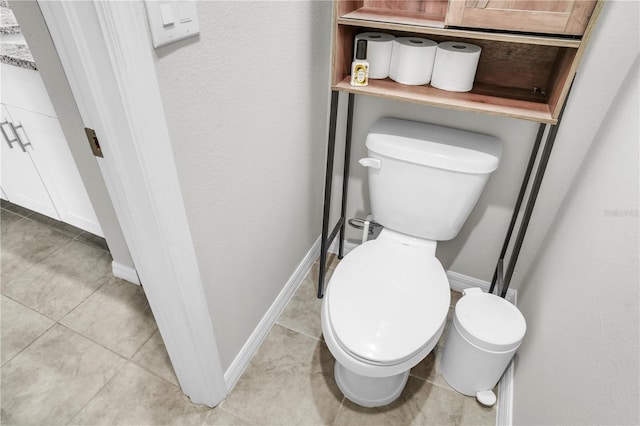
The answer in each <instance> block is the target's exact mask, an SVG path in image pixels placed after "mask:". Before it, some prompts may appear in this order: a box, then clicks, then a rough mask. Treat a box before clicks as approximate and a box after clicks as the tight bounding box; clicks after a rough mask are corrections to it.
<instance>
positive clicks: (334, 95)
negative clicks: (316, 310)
mask: <svg viewBox="0 0 640 426" xmlns="http://www.w3.org/2000/svg"><path fill="white" fill-rule="evenodd" d="M338 95H339V92H338V91H337V90H333V91H332V92H331V113H330V115H329V141H328V146H327V167H326V170H325V180H324V209H323V214H322V235H321V237H320V238H321V241H320V270H319V273H318V299H321V298H322V297H323V296H324V277H325V274H326V268H327V251H328V250H329V246H330V245H331V243H332V242H333V240H334V239H335V238H336V235H337V234H338V232H339V233H340V237H339V240H338V258H339V259H342V257H343V254H344V237H345V228H346V224H347V220H346V217H345V215H346V211H347V192H348V189H349V162H350V161H351V135H352V131H353V107H354V101H355V95H354V94H353V93H349V101H348V107H347V133H346V137H345V148H344V166H343V171H342V205H341V208H340V218H339V219H338V222H337V223H336V225H335V226H334V227H333V229H332V230H331V233H329V216H330V214H331V186H332V184H333V160H334V157H335V150H336V127H337V118H338Z"/></svg>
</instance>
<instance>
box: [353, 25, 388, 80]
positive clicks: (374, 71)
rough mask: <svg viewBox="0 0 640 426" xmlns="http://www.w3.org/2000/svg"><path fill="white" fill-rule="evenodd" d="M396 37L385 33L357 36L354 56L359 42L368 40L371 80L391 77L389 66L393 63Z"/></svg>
mask: <svg viewBox="0 0 640 426" xmlns="http://www.w3.org/2000/svg"><path fill="white" fill-rule="evenodd" d="M394 39H395V37H394V36H392V35H390V34H385V33H375V32H369V33H360V34H358V35H356V38H355V41H354V47H353V55H354V59H355V54H356V53H355V52H356V48H355V46H357V44H358V40H367V62H369V78H374V79H380V78H387V77H389V64H390V63H391V48H392V46H393V40H394Z"/></svg>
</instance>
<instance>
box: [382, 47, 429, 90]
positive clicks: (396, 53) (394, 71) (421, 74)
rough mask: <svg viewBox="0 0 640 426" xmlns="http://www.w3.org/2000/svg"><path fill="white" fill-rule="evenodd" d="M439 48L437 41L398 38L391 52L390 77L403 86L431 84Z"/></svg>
mask: <svg viewBox="0 0 640 426" xmlns="http://www.w3.org/2000/svg"><path fill="white" fill-rule="evenodd" d="M437 46H438V44H437V43H436V42H435V41H433V40H429V39H426V38H420V37H398V38H396V39H395V40H394V41H393V49H392V52H391V66H390V67H389V77H390V78H391V79H392V80H394V81H397V82H398V83H402V84H410V85H420V84H427V83H429V80H431V71H432V70H433V60H434V58H435V55H436V48H437Z"/></svg>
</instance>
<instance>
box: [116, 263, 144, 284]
mask: <svg viewBox="0 0 640 426" xmlns="http://www.w3.org/2000/svg"><path fill="white" fill-rule="evenodd" d="M111 271H112V272H113V276H114V277H116V278H120V279H123V280H125V281H129V282H130V283H131V284H136V285H140V278H138V273H137V272H136V270H135V269H134V268H132V267H131V266H127V265H124V264H122V263H120V262H116V261H115V260H114V261H113V262H111Z"/></svg>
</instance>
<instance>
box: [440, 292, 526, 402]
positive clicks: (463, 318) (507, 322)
mask: <svg viewBox="0 0 640 426" xmlns="http://www.w3.org/2000/svg"><path fill="white" fill-rule="evenodd" d="M463 294H464V296H463V297H462V298H461V299H460V300H459V301H458V303H456V307H455V312H454V315H453V325H452V326H451V327H450V329H449V333H448V335H447V340H446V342H445V346H444V353H443V355H442V361H441V364H440V369H441V371H442V376H443V377H444V379H445V380H446V381H447V383H449V385H450V386H451V387H452V388H453V389H455V390H457V391H458V392H460V393H462V394H465V395H470V396H476V397H477V398H478V400H479V401H480V402H481V403H483V404H485V405H493V404H495V395H494V394H493V392H492V389H493V388H494V387H495V386H496V384H497V383H498V380H500V377H501V376H502V374H503V373H504V371H505V370H506V369H507V366H508V365H509V362H510V361H511V358H513V355H514V354H515V352H516V350H517V349H518V347H519V346H520V343H521V342H522V338H523V337H524V334H525V332H526V328H527V325H526V322H525V320H524V317H523V316H522V313H520V311H519V310H518V308H516V307H515V306H513V305H512V304H511V303H509V302H507V301H506V300H504V299H503V298H501V297H498V296H496V295H493V294H489V293H483V292H482V290H481V289H480V288H471V289H467V290H465V291H463Z"/></svg>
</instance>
